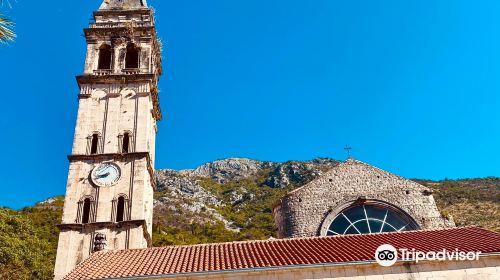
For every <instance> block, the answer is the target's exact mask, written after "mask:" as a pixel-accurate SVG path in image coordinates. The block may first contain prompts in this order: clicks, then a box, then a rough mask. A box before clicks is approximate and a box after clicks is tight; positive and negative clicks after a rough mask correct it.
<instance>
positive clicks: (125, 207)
mask: <svg viewBox="0 0 500 280" xmlns="http://www.w3.org/2000/svg"><path fill="white" fill-rule="evenodd" d="M129 219H130V211H129V200H128V198H127V196H126V195H125V194H120V195H119V196H118V197H116V198H115V199H113V212H112V216H111V220H112V221H114V222H117V223H119V222H123V221H128V220H129Z"/></svg>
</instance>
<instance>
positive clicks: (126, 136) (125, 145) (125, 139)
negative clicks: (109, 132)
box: [122, 132, 130, 154]
mask: <svg viewBox="0 0 500 280" xmlns="http://www.w3.org/2000/svg"><path fill="white" fill-rule="evenodd" d="M129 146H130V135H129V134H128V132H126V133H125V134H123V147H122V152H123V153H124V154H126V153H128V152H129Z"/></svg>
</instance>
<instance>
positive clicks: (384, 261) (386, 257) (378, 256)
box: [375, 244, 398, 266]
mask: <svg viewBox="0 0 500 280" xmlns="http://www.w3.org/2000/svg"><path fill="white" fill-rule="evenodd" d="M375 260H376V261H377V263H378V264H380V265H381V266H391V265H393V264H394V263H396V261H397V260H398V251H397V250H396V248H394V246H392V245H389V244H384V245H380V246H379V247H378V248H377V251H375Z"/></svg>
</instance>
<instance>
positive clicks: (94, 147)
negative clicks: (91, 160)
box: [90, 133, 99, 155]
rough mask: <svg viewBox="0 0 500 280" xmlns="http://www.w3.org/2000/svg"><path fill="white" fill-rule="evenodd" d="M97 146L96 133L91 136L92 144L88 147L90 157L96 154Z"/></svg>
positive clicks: (97, 137) (97, 138)
mask: <svg viewBox="0 0 500 280" xmlns="http://www.w3.org/2000/svg"><path fill="white" fill-rule="evenodd" d="M98 144H99V135H97V133H94V134H93V135H92V143H91V146H90V154H91V155H95V154H97V146H98Z"/></svg>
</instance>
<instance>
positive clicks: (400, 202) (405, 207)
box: [273, 159, 455, 238]
mask: <svg viewBox="0 0 500 280" xmlns="http://www.w3.org/2000/svg"><path fill="white" fill-rule="evenodd" d="M359 205H377V206H382V207H385V208H390V209H393V210H394V211H398V212H400V213H402V214H403V215H406V216H408V219H409V220H411V222H412V223H413V224H414V227H413V229H436V228H449V227H454V226H455V224H454V222H453V220H452V219H451V218H449V219H448V218H444V217H442V216H441V214H440V212H439V210H438V208H437V206H436V203H435V201H434V198H433V196H432V190H431V189H429V188H427V187H424V186H422V185H420V184H417V183H415V182H413V181H410V180H407V179H404V178H402V177H399V176H396V175H394V174H391V173H389V172H386V171H383V170H381V169H378V168H376V167H373V166H370V165H368V164H366V163H363V162H360V161H358V160H354V159H348V160H347V161H345V162H343V163H341V164H339V165H338V166H336V167H334V168H333V169H331V170H330V171H328V172H326V173H325V174H324V175H322V176H321V177H319V178H317V179H316V180H314V181H312V182H310V183H309V184H306V185H304V186H303V187H301V188H299V189H296V190H294V191H292V192H290V193H288V194H287V195H286V196H284V197H283V198H281V199H280V201H279V202H278V203H276V204H275V206H274V209H273V214H274V218H275V222H276V226H277V228H278V236H279V237H280V238H288V237H308V236H324V235H328V234H327V233H328V228H329V226H330V224H331V223H332V222H333V220H334V219H335V218H336V217H338V216H339V215H340V214H341V213H342V211H344V210H345V209H348V208H352V207H355V206H359ZM353 222H354V221H353Z"/></svg>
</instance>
